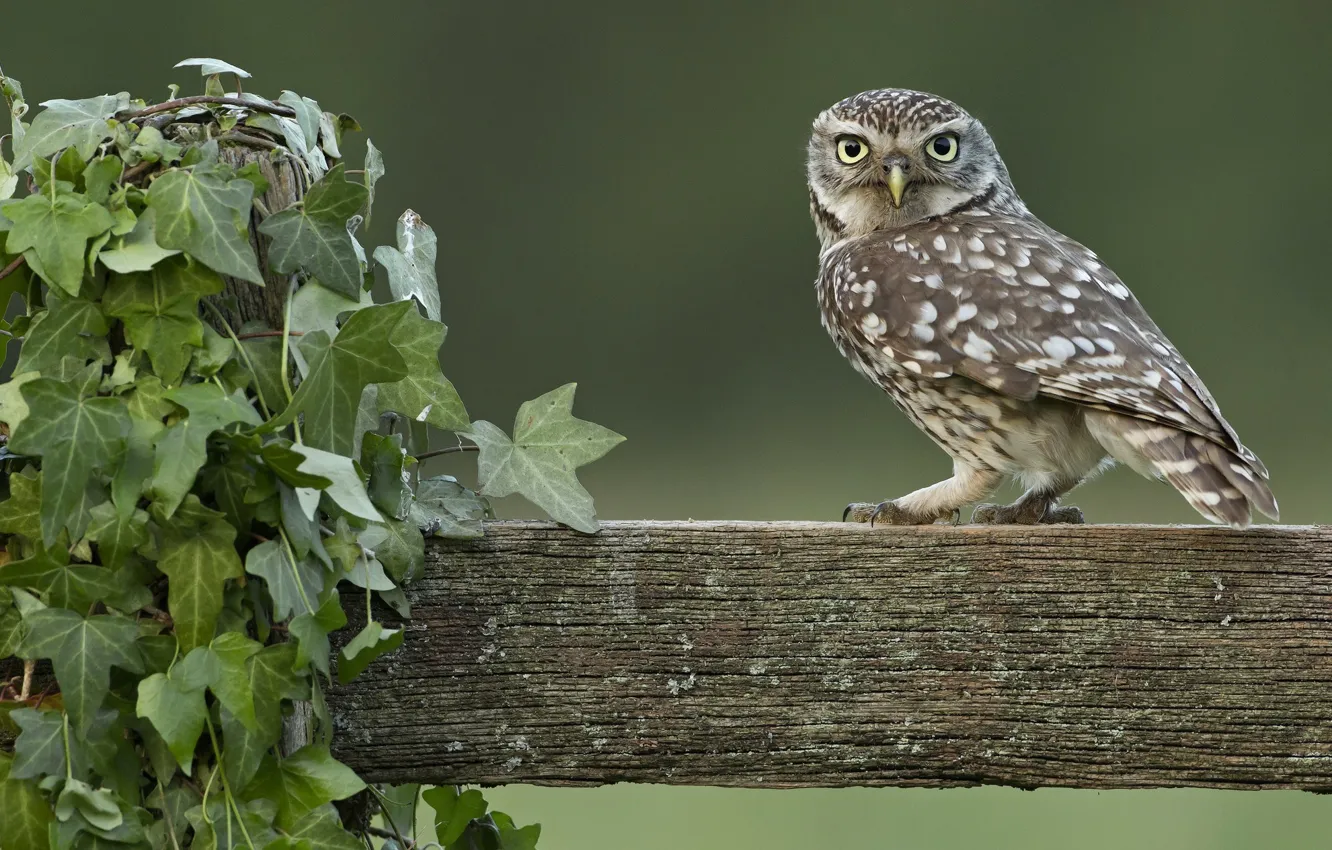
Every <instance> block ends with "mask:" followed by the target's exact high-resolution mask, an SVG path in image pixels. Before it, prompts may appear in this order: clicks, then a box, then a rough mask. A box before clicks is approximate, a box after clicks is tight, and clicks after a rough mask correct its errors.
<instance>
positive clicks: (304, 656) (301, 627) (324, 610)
mask: <svg viewBox="0 0 1332 850" xmlns="http://www.w3.org/2000/svg"><path fill="white" fill-rule="evenodd" d="M345 625H347V615H346V613H344V612H343V610H342V603H341V601H340V600H339V598H338V594H337V591H333V592H332V593H330V594H329V596H328V598H327V599H325V600H324V602H323V604H321V605H320V606H319V610H318V611H316V612H314V613H313V614H301V615H300V616H299V617H294V618H293V619H292V621H291V623H290V624H289V625H288V626H287V633H288V634H290V635H291V636H292V637H294V638H296V640H297V645H296V668H297V669H298V670H301V669H304V668H305V666H306V665H307V664H312V665H314V669H316V670H318V671H319V672H320V673H323V674H324V676H326V677H327V676H329V662H328V658H329V646H328V636H329V634H330V633H332V632H335V631H337V630H338V629H340V628H342V627H343V626H345Z"/></svg>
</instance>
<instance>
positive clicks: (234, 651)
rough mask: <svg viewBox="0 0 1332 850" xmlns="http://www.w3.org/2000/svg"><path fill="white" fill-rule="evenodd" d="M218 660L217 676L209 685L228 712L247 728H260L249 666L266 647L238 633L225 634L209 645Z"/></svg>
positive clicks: (214, 639)
mask: <svg viewBox="0 0 1332 850" xmlns="http://www.w3.org/2000/svg"><path fill="white" fill-rule="evenodd" d="M209 648H210V649H212V651H213V655H214V656H215V657H216V658H217V674H216V676H215V677H214V678H213V681H212V682H210V683H209V685H208V686H209V687H210V688H211V689H212V691H213V694H214V696H216V697H217V699H218V701H219V702H220V703H222V705H223V706H224V707H225V708H226V710H227V711H229V712H231V714H232V715H233V716H234V717H235V718H236V719H237V720H239V721H240V722H241V723H242V724H243V725H245V726H246V727H248V728H251V729H255V728H257V727H258V721H256V720H255V715H254V694H253V693H252V692H251V690H250V673H249V667H248V662H249V660H250V659H251V658H253V657H254V656H255V655H256V654H258V652H259V651H260V650H261V649H263V647H262V646H261V645H260V644H258V643H256V642H255V641H252V640H250V639H249V638H247V637H246V636H245V635H243V634H241V633H239V632H223V633H222V634H220V635H218V636H217V637H215V638H213V642H212V644H210V645H209Z"/></svg>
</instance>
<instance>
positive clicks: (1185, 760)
mask: <svg viewBox="0 0 1332 850" xmlns="http://www.w3.org/2000/svg"><path fill="white" fill-rule="evenodd" d="M409 596H410V597H411V600H412V604H413V615H412V619H411V620H410V621H409V622H408V623H407V624H406V628H407V629H408V635H407V639H406V642H405V644H404V646H403V648H402V649H400V650H399V651H398V652H397V653H396V654H394V655H392V656H389V657H388V658H386V659H384V660H381V661H380V662H379V663H377V664H376V665H374V666H372V667H371V668H370V669H369V670H368V671H367V672H366V673H365V674H364V675H363V676H362V677H361V679H360V680H359V681H358V682H355V683H353V684H352V685H351V686H349V687H346V688H342V689H337V690H335V692H334V693H333V694H331V695H330V697H329V705H330V707H331V710H332V713H333V716H334V722H335V724H336V726H337V732H336V734H335V744H334V746H335V752H336V754H337V756H338V757H339V758H341V759H342V760H344V761H345V762H346V763H347V764H349V765H351V766H352V767H353V768H355V769H356V770H357V771H358V772H361V773H362V775H364V776H365V777H366V778H367V779H371V780H379V781H391V782H433V783H447V782H460V783H461V782H468V783H510V782H527V783H538V784H552V785H591V784H601V783H609V782H624V781H629V782H662V783H673V784H689V785H735V786H759V787H774V786H825V787H827V786H846V785H919V786H936V787H937V786H954V785H975V784H982V783H984V784H1001V785H1014V786H1019V787H1025V788H1034V787H1038V786H1070V787H1084V788H1132V787H1160V786H1207V787H1219V788H1303V789H1309V790H1332V528H1321V527H1277V526H1264V527H1259V528H1255V529H1252V530H1249V531H1244V532H1238V531H1232V530H1229V529H1224V528H1213V527H1206V528H1204V527H1155V526H1057V527H1041V528H1028V527H998V528H996V527H975V526H962V527H958V528H949V527H942V526H935V527H928V528H889V529H885V528H878V529H869V528H866V527H864V526H855V525H843V524H836V523H720V522H688V523H685V522H633V523H615V522H612V523H607V524H606V526H605V528H604V530H603V531H602V533H601V534H600V535H598V536H595V537H589V536H583V535H579V534H576V533H573V532H571V531H568V530H565V529H560V528H557V527H555V526H553V525H548V524H540V523H509V522H502V523H493V524H490V525H489V526H488V527H487V531H486V536H485V538H484V539H482V540H478V541H472V542H454V541H447V542H446V541H436V542H434V543H433V544H432V546H431V549H430V552H429V557H428V565H427V577H426V578H425V579H423V580H422V581H420V582H418V583H417V584H416V585H414V586H413V587H412V588H411V589H410V590H409ZM358 606H359V603H357V602H355V601H354V600H349V604H348V611H349V617H350V619H351V624H352V625H353V626H357V625H359V624H361V623H363V622H364V617H365V615H364V613H363V609H362V610H360V612H359V613H358ZM383 614H384V615H385V616H391V615H390V614H389V612H388V611H387V609H385V611H384V612H383ZM349 631H350V630H349Z"/></svg>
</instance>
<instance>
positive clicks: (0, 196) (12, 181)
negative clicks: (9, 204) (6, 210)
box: [0, 156, 18, 201]
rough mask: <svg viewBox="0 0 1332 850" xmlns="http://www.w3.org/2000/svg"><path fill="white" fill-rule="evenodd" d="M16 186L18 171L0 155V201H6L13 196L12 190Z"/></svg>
mask: <svg viewBox="0 0 1332 850" xmlns="http://www.w3.org/2000/svg"><path fill="white" fill-rule="evenodd" d="M17 188H18V173H17V172H15V171H14V169H13V167H12V166H10V164H9V163H7V162H5V158H4V157H3V156H0V201H7V200H9V199H10V198H12V197H14V190H15V189H17Z"/></svg>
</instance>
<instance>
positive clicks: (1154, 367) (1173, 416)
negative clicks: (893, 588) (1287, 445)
mask: <svg viewBox="0 0 1332 850" xmlns="http://www.w3.org/2000/svg"><path fill="white" fill-rule="evenodd" d="M823 274H824V276H825V277H826V276H828V275H831V276H832V279H831V280H825V283H831V284H832V285H831V286H830V287H825V289H824V291H825V292H826V293H829V295H828V296H825V297H830V298H831V299H832V300H833V302H834V303H832V304H829V305H828V306H830V307H832V308H833V311H834V313H835V314H836V315H838V316H839V317H840V320H841V323H842V328H841V332H842V333H845V334H848V335H849V336H850V337H851V338H852V339H854V340H855V342H856V343H857V347H858V348H860V350H862V351H870V352H873V351H877V352H879V353H881V354H882V355H883V356H884V357H885V358H887V359H888V360H891V361H892V364H888V363H883V364H881V365H882V366H883V367H884V368H898V367H900V368H904V369H907V370H909V371H911V372H914V373H916V374H919V375H922V376H924V377H936V378H942V377H946V376H949V375H954V374H957V375H962V376H965V377H967V378H970V379H971V380H973V381H977V382H979V383H981V384H984V385H985V386H987V387H989V388H991V389H993V390H995V391H996V392H1000V393H1003V394H1005V395H1008V396H1012V397H1016V398H1021V399H1032V398H1035V397H1036V396H1038V395H1044V396H1049V397H1052V398H1059V399H1063V400H1065V401H1069V402H1073V403H1075V404H1080V405H1085V406H1088V407H1093V408H1098V409H1101V410H1109V411H1113V412H1116V413H1121V414H1126V415H1128V416H1132V417H1134V418H1137V419H1141V420H1147V421H1149V422H1155V423H1159V424H1162V425H1169V426H1172V427H1174V428H1179V429H1181V430H1184V431H1187V432H1189V433H1193V434H1197V435H1199V436H1202V437H1204V438H1206V439H1207V440H1210V441H1212V442H1215V443H1217V444H1219V445H1221V446H1223V447H1225V448H1226V449H1228V450H1230V451H1232V452H1234V453H1235V454H1237V455H1239V456H1240V457H1242V458H1244V460H1246V461H1247V462H1249V463H1251V464H1253V465H1254V466H1255V468H1256V469H1257V470H1260V471H1261V473H1262V474H1263V476H1264V477H1265V475H1266V470H1265V469H1263V467H1262V464H1261V462H1259V461H1258V459H1257V457H1256V456H1254V454H1253V453H1252V452H1251V451H1249V450H1248V449H1247V448H1245V447H1244V446H1243V445H1242V444H1241V443H1240V441H1239V438H1238V436H1237V435H1236V434H1235V431H1234V429H1232V428H1231V427H1230V425H1229V424H1228V423H1227V422H1226V421H1225V419H1224V418H1222V416H1221V412H1220V410H1219V409H1218V407H1217V405H1216V402H1215V401H1214V400H1213V398H1212V396H1211V394H1210V393H1209V392H1208V391H1207V388H1206V387H1205V386H1203V383H1202V380H1201V379H1199V377H1198V375H1197V374H1196V373H1195V372H1194V371H1193V369H1192V368H1191V367H1190V366H1189V364H1188V363H1187V362H1186V361H1185V360H1184V358H1183V357H1182V356H1181V355H1180V354H1179V352H1178V351H1176V350H1175V348H1174V346H1173V345H1171V344H1170V341H1169V340H1168V339H1166V337H1165V335H1164V334H1162V333H1161V330H1160V329H1159V328H1158V327H1157V326H1156V324H1155V323H1154V322H1153V321H1152V320H1151V319H1150V318H1149V317H1148V316H1147V313H1146V311H1145V310H1144V309H1143V308H1142V305H1140V304H1139V303H1138V301H1137V300H1136V299H1135V298H1134V297H1133V294H1132V293H1131V292H1129V290H1128V287H1126V286H1124V284H1123V282H1122V281H1120V280H1119V278H1118V277H1116V276H1115V274H1114V273H1113V272H1112V271H1110V269H1108V268H1106V267H1105V266H1104V265H1102V264H1101V263H1100V261H1099V260H1098V259H1097V258H1096V255H1095V254H1093V253H1092V252H1091V251H1089V250H1088V249H1086V248H1085V247H1083V246H1082V245H1079V244H1078V243H1077V242H1074V241H1073V240H1071V239H1068V238H1067V237H1065V236H1063V235H1061V234H1059V233H1057V232H1055V231H1053V230H1051V229H1050V228H1048V227H1046V226H1045V225H1043V224H1041V223H1040V222H1039V221H1036V220H1035V219H1018V218H1009V217H1003V216H995V215H988V214H987V215H978V216H974V217H966V218H961V219H960V220H953V221H948V222H944V221H930V222H924V223H922V224H921V225H917V226H914V227H912V228H910V231H909V232H907V231H884V232H881V233H875V234H872V235H870V236H866V237H863V238H861V239H856V240H850V241H848V242H845V243H842V244H841V245H840V246H835V247H834V248H833V249H831V251H830V252H829V253H828V255H827V256H825V258H824V262H823Z"/></svg>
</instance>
